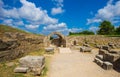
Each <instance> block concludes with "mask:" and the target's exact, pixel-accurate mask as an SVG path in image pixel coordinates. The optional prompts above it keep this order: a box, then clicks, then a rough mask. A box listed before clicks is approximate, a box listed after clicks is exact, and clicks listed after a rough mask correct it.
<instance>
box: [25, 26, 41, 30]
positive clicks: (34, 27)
mask: <svg viewBox="0 0 120 77" xmlns="http://www.w3.org/2000/svg"><path fill="white" fill-rule="evenodd" d="M25 27H26V28H27V29H37V28H39V25H26V26H25Z"/></svg>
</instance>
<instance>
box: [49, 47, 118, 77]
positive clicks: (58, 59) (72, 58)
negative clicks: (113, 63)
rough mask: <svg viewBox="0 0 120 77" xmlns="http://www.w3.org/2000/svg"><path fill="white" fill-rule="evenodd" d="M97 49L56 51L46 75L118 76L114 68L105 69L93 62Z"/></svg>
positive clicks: (72, 76)
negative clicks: (82, 51) (67, 51)
mask: <svg viewBox="0 0 120 77" xmlns="http://www.w3.org/2000/svg"><path fill="white" fill-rule="evenodd" d="M97 52H98V51H97V50H96V49H94V50H93V51H92V53H81V52H79V51H75V50H72V53H61V54H60V53H57V54H55V55H54V56H53V57H52V60H51V63H50V66H49V73H48V77H120V73H119V72H117V71H115V70H109V71H106V70H104V69H102V68H101V67H99V66H98V65H97V64H96V63H94V62H93V60H94V57H95V55H96V54H97Z"/></svg>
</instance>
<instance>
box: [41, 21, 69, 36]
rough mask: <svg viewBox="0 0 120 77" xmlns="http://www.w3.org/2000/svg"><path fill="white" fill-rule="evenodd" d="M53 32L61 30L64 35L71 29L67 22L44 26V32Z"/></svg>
mask: <svg viewBox="0 0 120 77" xmlns="http://www.w3.org/2000/svg"><path fill="white" fill-rule="evenodd" d="M51 32H61V33H63V34H64V35H68V33H69V29H68V28H67V25H66V23H58V24H51V25H48V26H45V27H44V28H43V31H42V33H43V34H50V33H51Z"/></svg>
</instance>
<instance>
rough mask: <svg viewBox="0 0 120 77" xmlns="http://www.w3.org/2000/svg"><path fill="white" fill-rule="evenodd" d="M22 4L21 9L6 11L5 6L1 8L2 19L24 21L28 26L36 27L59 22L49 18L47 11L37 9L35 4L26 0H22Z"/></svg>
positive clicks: (0, 2) (0, 15)
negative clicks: (33, 25)
mask: <svg viewBox="0 0 120 77" xmlns="http://www.w3.org/2000/svg"><path fill="white" fill-rule="evenodd" d="M20 2H21V3H22V6H21V7H20V8H15V7H14V8H13V9H5V8H3V6H0V12H1V13H0V17H1V18H3V19H10V18H11V19H17V20H20V21H22V19H24V20H26V21H27V23H28V24H33V23H34V24H35V25H40V24H44V25H48V24H55V23H57V22H58V20H57V19H55V18H51V17H49V16H48V14H47V11H46V10H42V9H41V8H38V7H36V6H35V4H34V3H32V2H28V1H26V0H20ZM0 4H2V5H3V2H2V1H0ZM22 22H23V21H22Z"/></svg>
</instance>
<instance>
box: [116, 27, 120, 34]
mask: <svg viewBox="0 0 120 77" xmlns="http://www.w3.org/2000/svg"><path fill="white" fill-rule="evenodd" d="M115 34H116V35H120V26H119V27H117V28H116V29H115Z"/></svg>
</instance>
